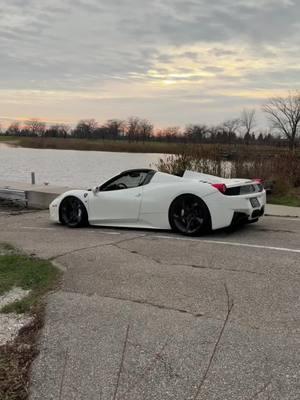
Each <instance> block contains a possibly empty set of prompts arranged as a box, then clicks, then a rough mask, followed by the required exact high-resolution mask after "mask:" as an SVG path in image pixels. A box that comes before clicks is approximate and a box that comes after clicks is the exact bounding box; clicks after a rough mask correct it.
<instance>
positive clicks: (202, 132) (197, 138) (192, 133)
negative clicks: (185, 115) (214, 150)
mask: <svg viewBox="0 0 300 400" xmlns="http://www.w3.org/2000/svg"><path fill="white" fill-rule="evenodd" d="M208 133H209V128H208V127H207V126H206V125H203V124H202V125H200V124H198V125H193V124H190V125H187V126H186V128H185V131H184V132H183V135H184V137H185V138H186V139H187V140H190V141H193V142H202V141H203V140H204V139H205V138H206V136H207V134H208Z"/></svg>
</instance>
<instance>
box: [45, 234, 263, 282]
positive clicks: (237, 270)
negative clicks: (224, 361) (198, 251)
mask: <svg viewBox="0 0 300 400" xmlns="http://www.w3.org/2000/svg"><path fill="white" fill-rule="evenodd" d="M149 236H151V235H150V234H144V235H139V236H134V237H132V238H124V239H121V240H118V241H116V242H114V241H112V242H109V243H102V244H96V245H93V246H85V247H81V248H79V249H73V250H70V251H67V252H65V253H61V254H58V255H56V256H52V257H49V258H48V259H47V260H49V261H55V260H57V259H58V258H61V257H64V256H67V255H71V254H74V253H79V252H81V251H85V250H89V249H96V248H101V247H108V246H112V247H116V248H117V249H119V250H122V251H126V252H128V253H130V254H137V255H139V256H140V257H143V258H145V259H147V260H151V261H153V262H155V263H156V264H159V265H164V266H174V267H186V268H194V269H208V270H214V271H228V272H235V273H236V272H237V273H247V274H252V275H259V276H265V274H264V273H262V272H256V271H251V270H239V269H236V268H222V267H213V266H209V265H198V264H185V263H172V262H169V263H168V262H165V261H162V260H160V259H158V258H155V257H152V256H150V255H147V254H143V253H141V252H139V251H137V250H131V249H127V248H126V247H122V246H120V244H122V243H126V242H131V241H134V240H137V239H141V238H145V237H149Z"/></svg>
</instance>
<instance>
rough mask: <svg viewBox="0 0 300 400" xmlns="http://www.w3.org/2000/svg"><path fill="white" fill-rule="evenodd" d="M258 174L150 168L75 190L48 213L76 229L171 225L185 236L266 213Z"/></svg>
mask: <svg viewBox="0 0 300 400" xmlns="http://www.w3.org/2000/svg"><path fill="white" fill-rule="evenodd" d="M265 204H266V192H265V190H264V187H263V185H262V184H261V181H260V180H259V179H257V180H256V179H255V180H249V179H223V178H219V177H216V176H212V175H206V174H202V173H197V172H193V171H185V172H184V174H183V175H182V176H176V175H170V174H166V173H162V172H158V171H154V170H151V169H135V170H130V171H125V172H122V173H121V174H119V175H117V176H115V177H114V178H111V179H110V180H108V181H107V182H105V183H104V184H102V185H101V186H97V187H95V188H93V189H90V190H71V191H68V192H66V193H64V194H62V195H60V196H59V197H57V198H56V199H55V200H54V201H53V202H52V203H51V204H50V218H51V220H52V221H55V222H60V223H62V224H64V225H67V226H69V227H72V228H76V227H80V226H84V225H87V224H90V225H100V226H115V227H131V228H152V229H172V230H174V231H176V232H180V233H182V234H184V235H199V234H201V233H203V232H206V231H207V230H210V229H212V230H215V229H220V228H224V227H229V226H231V225H235V224H238V223H245V222H256V221H258V219H259V217H261V216H262V215H263V214H264V207H265Z"/></svg>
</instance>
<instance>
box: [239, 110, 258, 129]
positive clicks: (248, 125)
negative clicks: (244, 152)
mask: <svg viewBox="0 0 300 400" xmlns="http://www.w3.org/2000/svg"><path fill="white" fill-rule="evenodd" d="M255 114H256V110H255V109H254V108H253V109H251V110H250V109H246V108H245V109H244V110H243V111H242V114H241V118H240V121H241V122H240V123H241V127H242V128H245V135H250V133H251V131H252V130H253V128H254V127H255V126H256V120H255Z"/></svg>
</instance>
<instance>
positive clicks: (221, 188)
mask: <svg viewBox="0 0 300 400" xmlns="http://www.w3.org/2000/svg"><path fill="white" fill-rule="evenodd" d="M212 186H213V187H214V188H216V189H218V191H219V192H221V193H223V194H225V193H226V190H227V187H226V185H225V184H224V183H213V184H212Z"/></svg>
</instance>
